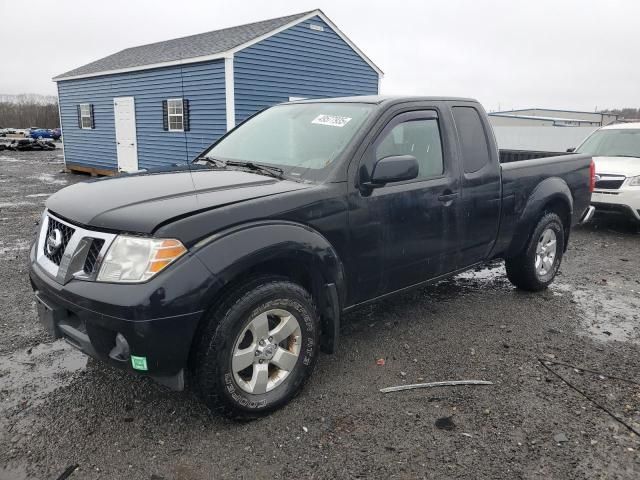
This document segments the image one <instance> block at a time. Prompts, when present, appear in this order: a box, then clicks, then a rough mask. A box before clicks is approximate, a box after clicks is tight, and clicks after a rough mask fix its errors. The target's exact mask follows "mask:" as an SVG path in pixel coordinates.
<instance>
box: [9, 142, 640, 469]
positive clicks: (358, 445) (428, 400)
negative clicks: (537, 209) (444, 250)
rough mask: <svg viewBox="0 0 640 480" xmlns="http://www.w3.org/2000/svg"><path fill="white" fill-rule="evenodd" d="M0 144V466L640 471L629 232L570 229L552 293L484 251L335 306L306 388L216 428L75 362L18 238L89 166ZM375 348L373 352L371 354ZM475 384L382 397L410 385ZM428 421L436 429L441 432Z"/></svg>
mask: <svg viewBox="0 0 640 480" xmlns="http://www.w3.org/2000/svg"><path fill="white" fill-rule="evenodd" d="M62 167H63V165H62V156H61V153H60V151H55V152H20V153H16V152H0V331H1V332H2V335H1V336H0V479H23V478H30V479H31V478H33V479H56V478H58V476H59V475H60V474H61V473H62V472H63V471H64V470H65V469H66V468H67V467H69V466H70V465H74V464H78V465H79V468H78V470H77V471H76V472H75V473H74V474H73V475H72V476H71V478H82V479H97V478H100V479H124V478H126V479H147V480H148V479H156V480H158V479H167V480H168V479H212V478H215V479H218V478H331V479H335V478H470V479H478V478H492V479H499V478H504V479H514V478H541V479H542V478H544V479H548V478H562V479H568V478H636V479H637V478H640V438H638V437H637V436H635V435H634V434H632V433H631V432H630V430H629V429H627V428H626V427H625V426H623V425H622V424H621V423H620V422H618V421H616V420H614V419H613V418H612V417H611V416H609V415H608V414H607V413H605V412H604V411H603V410H601V409H598V408H597V407H596V406H595V405H594V404H593V403H591V402H590V401H588V400H587V399H586V398H584V397H583V396H581V395H580V394H578V393H577V392H575V391H574V390H572V389H570V388H569V387H568V386H567V385H566V384H565V383H563V382H562V381H561V380H559V379H558V378H557V377H556V376H554V375H553V374H552V373H550V372H549V371H547V370H546V369H545V368H544V367H543V366H542V365H541V364H540V362H539V361H538V358H542V359H545V360H547V361H557V362H564V363H568V364H571V365H574V366H576V367H582V368H585V369H591V370H594V371H597V372H601V374H598V373H589V372H585V371H583V370H580V369H578V368H576V369H574V368H572V367H566V366H562V365H557V364H552V365H549V368H551V369H553V371H555V372H557V373H559V374H560V375H562V376H563V377H565V378H566V379H567V380H568V381H570V382H571V383H572V384H574V385H575V386H576V387H577V388H579V389H581V390H582V391H584V392H585V393H586V394H587V395H588V396H589V397H591V398H593V399H594V400H595V401H596V402H598V403H599V404H601V405H602V406H603V407H605V408H607V409H609V410H610V411H611V412H612V413H613V414H615V415H616V416H618V417H619V418H620V419H621V420H623V421H624V422H626V423H627V424H628V425H630V426H631V427H632V428H635V429H636V430H637V431H640V383H636V384H634V383H629V382H625V381H623V380H620V379H615V378H610V377H607V376H605V375H612V376H616V377H621V378H625V379H632V380H635V381H636V382H640V272H639V267H640V234H639V233H638V230H637V228H635V227H632V226H630V225H627V224H625V223H619V222H616V221H612V220H607V219H603V220H597V221H596V222H594V223H593V224H591V225H590V226H587V227H582V228H578V229H576V230H574V232H573V238H572V241H571V246H570V248H569V251H568V253H567V255H566V257H565V260H564V263H563V266H562V268H561V275H560V276H559V277H558V279H557V282H556V283H555V284H554V286H553V288H551V289H549V290H548V291H546V292H543V293H540V294H528V293H523V292H520V291H516V290H515V289H514V288H512V286H511V285H510V284H509V283H508V282H507V281H506V279H505V278H504V275H503V274H504V268H503V266H502V265H500V264H494V265H491V266H489V267H487V268H484V269H481V270H479V271H476V272H471V273H467V274H463V275H460V276H458V277H456V278H455V279H452V280H450V281H445V282H442V283H440V284H438V285H435V286H431V287H426V288H421V289H418V290H416V291H414V292H412V293H408V294H405V295H402V296H399V297H396V298H394V299H391V300H387V301H385V302H382V303H380V304H377V305H374V306H371V307H368V308H365V309H363V310H360V311H358V312H356V313H353V314H351V315H349V316H347V317H346V318H345V319H344V327H343V332H342V334H343V337H342V344H341V347H340V350H339V352H338V353H337V354H336V355H334V356H327V355H323V356H322V357H321V359H320V362H319V364H318V368H317V370H316V373H315V375H314V377H313V378H312V380H311V382H310V383H309V385H308V387H307V388H306V389H305V391H304V392H303V393H302V394H301V395H300V396H299V397H298V398H297V399H296V400H295V401H294V402H293V403H292V404H291V405H289V406H288V407H287V408H285V409H283V410H281V411H279V412H277V413H275V414H273V415H271V416H270V417H268V418H265V419H263V420H259V421H255V422H251V423H233V422H230V421H227V420H225V419H223V418H220V417H217V416H214V415H212V414H210V413H209V412H208V411H207V410H206V409H205V408H204V407H203V406H202V405H201V404H200V403H199V402H198V400H197V399H196V398H195V397H194V396H193V395H192V394H191V393H189V392H184V393H175V392H170V391H168V390H166V389H164V388H162V387H159V386H157V385H155V384H154V383H152V382H151V381H149V380H147V379H144V378H140V377H134V376H132V375H129V374H125V373H123V372H120V371H116V370H113V369H111V368H109V367H105V366H103V365H101V364H99V363H98V362H94V361H91V360H90V361H88V362H87V360H86V358H85V357H84V356H82V355H81V354H79V353H77V352H75V351H74V350H72V349H71V348H70V347H68V346H66V345H65V344H63V343H61V342H53V343H52V342H51V341H50V340H49V339H48V338H47V336H46V335H45V333H44V331H43V330H42V329H41V328H40V326H39V325H38V322H37V319H36V314H35V305H34V301H33V295H32V293H31V289H30V286H29V280H28V265H27V251H28V248H29V242H30V241H31V239H32V237H33V235H34V233H35V231H36V228H37V225H36V224H37V222H38V220H39V217H40V214H41V211H42V208H43V205H44V202H45V200H46V198H47V196H48V195H49V194H51V193H53V192H55V191H56V190H58V189H59V188H62V187H64V186H65V185H68V184H70V183H73V182H77V181H82V180H86V179H87V177H81V176H77V175H68V174H64V173H61V170H62ZM379 358H384V359H386V363H385V365H384V366H379V365H376V360H377V359H379ZM454 379H483V380H490V381H492V382H494V385H492V386H479V387H445V388H438V389H429V390H413V391H405V392H399V393H391V394H386V395H385V394H382V393H380V392H379V389H380V388H382V387H386V386H391V385H399V384H404V383H415V382H420V381H437V380H454ZM443 427H444V428H443Z"/></svg>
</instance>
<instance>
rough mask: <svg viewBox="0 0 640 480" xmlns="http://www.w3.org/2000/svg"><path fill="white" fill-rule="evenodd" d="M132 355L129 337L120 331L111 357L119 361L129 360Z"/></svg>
mask: <svg viewBox="0 0 640 480" xmlns="http://www.w3.org/2000/svg"><path fill="white" fill-rule="evenodd" d="M130 357H131V350H130V348H129V343H128V342H127V339H126V338H124V335H122V334H121V333H118V334H117V335H116V344H115V346H114V347H113V348H112V349H111V351H110V352H109V358H111V359H113V360H115V361H117V362H128V361H129V358H130Z"/></svg>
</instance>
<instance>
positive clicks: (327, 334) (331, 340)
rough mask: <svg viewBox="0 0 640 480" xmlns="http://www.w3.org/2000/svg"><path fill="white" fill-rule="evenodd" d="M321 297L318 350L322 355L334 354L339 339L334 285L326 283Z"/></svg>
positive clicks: (337, 300)
mask: <svg viewBox="0 0 640 480" xmlns="http://www.w3.org/2000/svg"><path fill="white" fill-rule="evenodd" d="M323 297H324V304H323V308H322V339H321V343H320V348H321V350H322V351H323V352H324V353H335V352H336V350H337V349H338V339H339V338H340V300H339V298H338V289H337V288H336V284H335V283H327V284H326V285H325V286H324V295H323Z"/></svg>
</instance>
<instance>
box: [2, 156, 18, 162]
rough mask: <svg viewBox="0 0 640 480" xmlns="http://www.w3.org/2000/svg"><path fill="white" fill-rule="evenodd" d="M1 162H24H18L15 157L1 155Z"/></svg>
mask: <svg viewBox="0 0 640 480" xmlns="http://www.w3.org/2000/svg"><path fill="white" fill-rule="evenodd" d="M0 162H9V163H21V162H22V160H18V159H17V158H13V157H7V156H6V155H0Z"/></svg>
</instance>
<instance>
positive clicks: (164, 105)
mask: <svg viewBox="0 0 640 480" xmlns="http://www.w3.org/2000/svg"><path fill="white" fill-rule="evenodd" d="M162 129H163V130H164V131H167V130H169V108H168V107H167V101H166V100H163V101H162Z"/></svg>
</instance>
